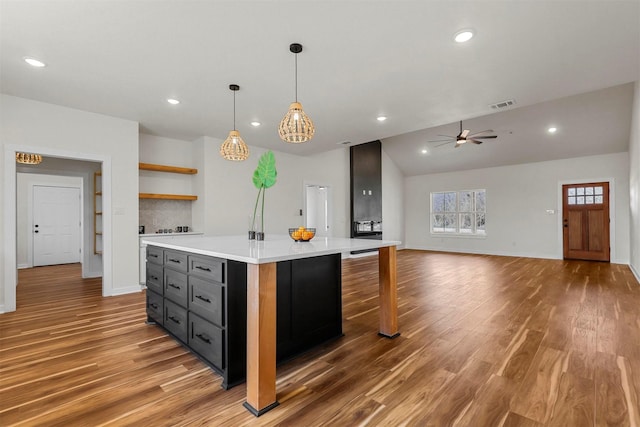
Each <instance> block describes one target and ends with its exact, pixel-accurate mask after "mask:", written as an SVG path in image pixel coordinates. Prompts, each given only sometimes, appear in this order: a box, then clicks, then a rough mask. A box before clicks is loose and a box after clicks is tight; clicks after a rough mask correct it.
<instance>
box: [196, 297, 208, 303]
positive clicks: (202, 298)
mask: <svg viewBox="0 0 640 427" xmlns="http://www.w3.org/2000/svg"><path fill="white" fill-rule="evenodd" d="M196 298H198V299H199V300H202V301H204V302H208V303H209V304H211V300H210V299H209V298H205V297H203V296H202V295H196Z"/></svg>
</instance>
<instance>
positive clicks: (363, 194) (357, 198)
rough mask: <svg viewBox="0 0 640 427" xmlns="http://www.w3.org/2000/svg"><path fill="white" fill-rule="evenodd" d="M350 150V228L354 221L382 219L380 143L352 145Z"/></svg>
mask: <svg viewBox="0 0 640 427" xmlns="http://www.w3.org/2000/svg"><path fill="white" fill-rule="evenodd" d="M350 151H351V153H350V154H351V156H350V157H351V159H350V164H351V168H350V170H351V224H352V227H351V230H352V233H353V223H354V222H355V221H382V143H381V142H380V141H373V142H368V143H366V144H360V145H354V146H352V147H350Z"/></svg>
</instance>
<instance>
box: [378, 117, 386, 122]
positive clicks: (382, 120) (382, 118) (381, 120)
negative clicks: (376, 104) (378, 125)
mask: <svg viewBox="0 0 640 427" xmlns="http://www.w3.org/2000/svg"><path fill="white" fill-rule="evenodd" d="M376 120H377V121H379V122H384V121H385V120H387V116H378V117H377V118H376Z"/></svg>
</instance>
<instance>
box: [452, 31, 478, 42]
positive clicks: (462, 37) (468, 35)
mask: <svg viewBox="0 0 640 427" xmlns="http://www.w3.org/2000/svg"><path fill="white" fill-rule="evenodd" d="M473 35H474V33H473V30H470V29H466V30H460V31H458V32H457V33H456V34H455V35H454V36H453V39H454V40H455V41H456V42H458V43H464V42H468V41H469V40H471V39H472V38H473Z"/></svg>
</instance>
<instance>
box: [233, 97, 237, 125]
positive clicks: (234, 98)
mask: <svg viewBox="0 0 640 427" xmlns="http://www.w3.org/2000/svg"><path fill="white" fill-rule="evenodd" d="M233 130H237V129H236V91H235V90H234V91H233Z"/></svg>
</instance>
